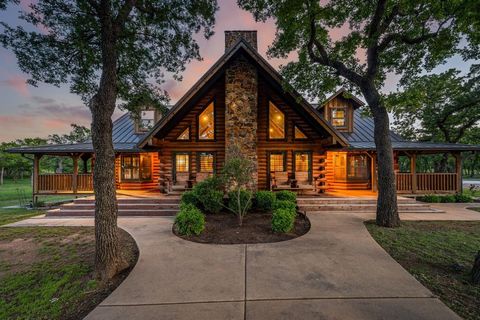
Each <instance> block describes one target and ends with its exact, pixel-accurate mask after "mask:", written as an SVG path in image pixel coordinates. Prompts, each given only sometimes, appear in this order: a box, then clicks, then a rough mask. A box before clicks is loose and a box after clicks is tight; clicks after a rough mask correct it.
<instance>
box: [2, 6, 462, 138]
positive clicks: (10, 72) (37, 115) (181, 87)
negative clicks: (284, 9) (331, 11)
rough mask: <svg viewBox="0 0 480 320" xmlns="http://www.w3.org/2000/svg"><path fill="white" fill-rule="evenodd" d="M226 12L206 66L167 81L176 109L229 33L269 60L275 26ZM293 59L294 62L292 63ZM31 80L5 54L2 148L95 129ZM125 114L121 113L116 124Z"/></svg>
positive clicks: (70, 102)
mask: <svg viewBox="0 0 480 320" xmlns="http://www.w3.org/2000/svg"><path fill="white" fill-rule="evenodd" d="M30 2H31V0H23V1H21V6H22V8H28V4H29V3H30ZM218 2H219V5H220V10H219V11H218V12H217V16H216V27H215V35H214V36H213V37H211V38H210V39H209V40H205V39H201V40H200V41H199V44H200V52H201V55H202V57H203V61H193V62H191V63H190V64H189V65H188V66H187V68H186V70H185V72H184V73H183V78H184V79H183V81H182V82H177V81H176V80H174V79H172V78H167V79H166V80H167V81H166V83H165V84H164V87H163V88H164V89H166V90H167V91H168V92H169V94H170V96H171V98H172V100H171V102H172V103H175V102H176V101H177V100H178V99H179V98H180V97H181V96H182V95H183V94H184V93H185V92H186V91H187V90H188V89H189V88H190V87H191V86H192V85H193V84H194V83H195V81H197V80H198V78H199V77H200V76H201V75H202V74H203V73H204V72H205V71H206V70H207V69H208V68H209V67H210V66H211V65H212V64H213V63H215V61H216V60H217V59H218V58H219V57H220V56H221V55H222V53H223V52H224V31H225V30H238V29H240V30H242V29H244V30H258V44H259V48H258V49H259V52H260V53H261V54H262V55H263V56H264V57H265V58H266V54H265V52H266V51H267V48H268V46H269V44H270V43H271V42H272V40H273V37H274V34H275V24H274V22H273V21H268V22H267V23H256V22H255V21H254V20H253V18H252V15H251V14H250V13H248V12H246V11H243V10H241V9H239V8H238V7H237V5H236V1H235V0H219V1H218ZM17 12H18V7H10V8H8V9H7V10H6V11H5V12H2V13H0V20H1V21H6V22H7V23H14V22H15V21H16V20H15V19H14V17H16V16H17ZM333 34H334V36H341V35H342V31H341V30H336V31H333ZM290 58H291V59H293V58H294V57H293V56H292V57H290ZM269 62H270V63H271V64H272V65H273V66H274V67H275V68H278V66H279V65H281V64H285V63H286V62H288V60H283V61H282V60H275V59H270V60H269ZM451 67H456V68H459V69H461V70H468V65H466V64H465V63H464V62H462V61H461V59H460V58H453V59H451V60H450V61H449V63H448V64H447V65H445V66H442V67H440V68H437V70H436V71H437V72H438V71H442V70H445V69H447V68H451ZM26 79H27V75H25V74H23V73H22V72H21V71H20V70H19V68H18V66H17V62H16V58H15V56H14V55H13V54H12V53H11V52H9V51H7V50H5V49H3V48H0V97H1V100H0V142H1V141H10V140H14V139H17V138H25V137H47V136H48V135H49V134H52V133H66V132H68V131H69V129H70V123H76V124H80V125H86V126H89V124H90V113H89V110H88V109H87V107H85V106H84V105H83V104H82V101H81V100H80V99H79V97H77V96H76V95H74V94H71V93H69V90H68V86H65V87H61V88H56V87H53V86H51V85H44V84H41V85H40V86H39V87H37V88H34V87H31V86H29V85H27V84H26V83H25V80H26ZM384 90H386V91H391V90H396V77H394V76H391V77H389V78H388V79H387V85H386V87H385V88H384ZM120 114H121V112H120V111H117V112H116V114H115V116H114V117H115V118H116V117H118V116H119V115H120Z"/></svg>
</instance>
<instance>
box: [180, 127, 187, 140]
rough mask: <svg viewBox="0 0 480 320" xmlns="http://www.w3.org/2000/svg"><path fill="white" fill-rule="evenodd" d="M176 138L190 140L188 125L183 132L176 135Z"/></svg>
mask: <svg viewBox="0 0 480 320" xmlns="http://www.w3.org/2000/svg"><path fill="white" fill-rule="evenodd" d="M177 140H190V127H187V128H186V129H185V130H183V132H182V133H181V134H180V135H179V136H178V138H177Z"/></svg>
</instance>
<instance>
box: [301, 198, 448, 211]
mask: <svg viewBox="0 0 480 320" xmlns="http://www.w3.org/2000/svg"><path fill="white" fill-rule="evenodd" d="M397 202H398V210H399V212H404V213H407V212H408V213H435V212H443V211H441V210H438V209H435V208H432V207H430V205H429V204H427V203H421V202H416V201H415V200H414V199H410V198H403V197H399V198H398V199H397ZM297 205H298V207H299V210H300V211H305V212H307V213H316V212H325V211H359V212H375V211H376V210H377V200H376V199H375V198H360V197H359V198H340V197H339V198H328V197H325V198H322V197H298V198H297Z"/></svg>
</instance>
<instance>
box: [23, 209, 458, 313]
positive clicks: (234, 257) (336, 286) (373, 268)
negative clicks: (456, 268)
mask: <svg viewBox="0 0 480 320" xmlns="http://www.w3.org/2000/svg"><path fill="white" fill-rule="evenodd" d="M364 219H365V217H362V216H361V215H356V214H353V213H352V214H349V213H342V214H339V213H335V214H328V213H326V214H318V215H312V216H310V220H311V222H312V228H311V230H310V232H309V233H307V234H306V235H305V236H303V237H300V238H297V239H294V240H291V241H286V242H279V243H274V244H254V245H206V244H197V243H191V242H188V241H184V240H182V239H179V238H177V237H176V236H174V235H173V234H172V233H171V226H172V221H173V219H172V218H167V217H158V218H120V219H119V224H120V226H121V227H122V228H124V229H125V230H127V231H128V232H130V233H131V234H132V236H133V237H134V238H135V240H136V241H137V243H138V246H139V248H140V257H139V261H138V264H137V265H136V267H135V268H134V269H133V271H132V272H131V274H130V275H129V276H128V278H127V279H126V280H125V281H124V282H123V283H122V284H121V285H120V286H119V287H118V288H117V289H116V290H115V291H114V292H113V293H112V294H111V295H110V296H109V297H108V298H107V299H105V301H103V302H102V303H101V304H100V305H99V306H98V307H97V308H96V309H95V310H94V311H93V312H92V313H90V314H89V315H88V317H87V319H436V320H438V319H459V317H458V316H456V314H455V313H453V312H452V311H451V310H450V309H449V308H447V307H446V306H445V305H444V304H443V303H441V302H440V301H439V300H438V299H437V298H436V297H434V296H432V293H431V292H430V291H429V290H427V289H426V288H425V287H423V286H422V285H421V284H420V283H419V282H417V281H416V280H415V279H414V278H413V277H412V276H411V275H410V274H409V273H408V272H406V271H405V270H404V269H403V268H402V267H401V266H400V265H399V264H397V263H396V262H395V261H394V260H393V259H392V258H391V257H390V256H389V255H388V254H387V253H386V252H385V251H384V250H383V249H382V248H381V247H380V246H379V245H378V244H377V243H376V242H375V241H374V240H373V239H372V238H371V237H370V235H369V233H368V231H367V230H366V228H365V227H364V225H363V220H364ZM92 223H93V221H92V219H90V218H76V219H73V218H72V219H52V218H34V219H29V220H25V221H22V222H20V223H16V224H15V225H91V224H92Z"/></svg>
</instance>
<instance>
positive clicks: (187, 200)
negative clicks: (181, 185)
mask: <svg viewBox="0 0 480 320" xmlns="http://www.w3.org/2000/svg"><path fill="white" fill-rule="evenodd" d="M180 203H184V204H193V205H194V206H195V207H200V205H201V203H200V201H199V200H198V198H197V196H196V195H195V193H194V192H193V191H185V192H184V193H183V194H182V198H181V199H180Z"/></svg>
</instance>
